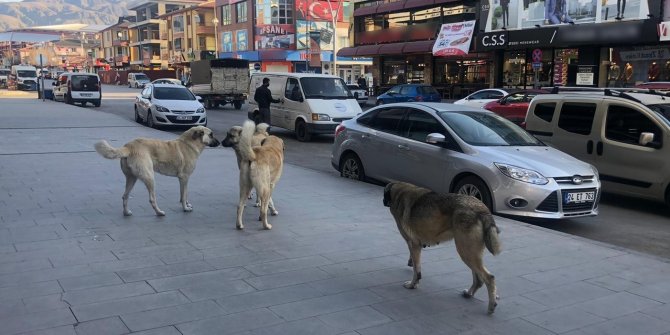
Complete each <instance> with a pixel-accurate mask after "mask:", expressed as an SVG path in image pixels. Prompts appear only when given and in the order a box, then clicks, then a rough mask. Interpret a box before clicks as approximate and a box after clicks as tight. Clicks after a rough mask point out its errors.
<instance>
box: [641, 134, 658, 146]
mask: <svg viewBox="0 0 670 335" xmlns="http://www.w3.org/2000/svg"><path fill="white" fill-rule="evenodd" d="M653 141H654V133H647V132H643V133H641V134H640V139H639V141H638V142H639V143H640V145H642V146H647V145H648V144H650V143H651V142H653Z"/></svg>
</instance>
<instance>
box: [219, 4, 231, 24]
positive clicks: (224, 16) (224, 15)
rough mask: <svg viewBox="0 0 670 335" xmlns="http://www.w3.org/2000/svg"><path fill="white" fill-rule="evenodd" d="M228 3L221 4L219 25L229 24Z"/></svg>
mask: <svg viewBox="0 0 670 335" xmlns="http://www.w3.org/2000/svg"><path fill="white" fill-rule="evenodd" d="M231 23H232V22H231V15H230V5H225V6H221V25H222V26H226V25H229V24H231Z"/></svg>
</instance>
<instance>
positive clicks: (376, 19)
mask: <svg viewBox="0 0 670 335" xmlns="http://www.w3.org/2000/svg"><path fill="white" fill-rule="evenodd" d="M364 25H365V31H375V30H382V29H384V17H383V16H379V15H378V16H372V17H370V16H368V17H365V21H364Z"/></svg>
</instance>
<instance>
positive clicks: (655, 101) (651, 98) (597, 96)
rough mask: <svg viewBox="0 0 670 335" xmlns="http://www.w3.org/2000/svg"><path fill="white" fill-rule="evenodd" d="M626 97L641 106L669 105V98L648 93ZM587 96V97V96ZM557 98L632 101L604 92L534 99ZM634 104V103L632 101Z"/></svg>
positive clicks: (564, 94) (562, 93) (543, 96)
mask: <svg viewBox="0 0 670 335" xmlns="http://www.w3.org/2000/svg"><path fill="white" fill-rule="evenodd" d="M625 93H626V95H629V96H630V97H632V98H634V99H637V100H639V101H640V102H641V103H642V104H643V105H659V104H670V97H668V96H664V95H659V94H650V93H633V92H625ZM587 94H588V95H587ZM557 97H561V98H566V97H570V98H577V99H589V98H590V99H594V100H605V99H612V100H617V101H628V102H631V101H633V100H630V99H627V98H625V97H619V96H612V95H605V92H604V91H603V92H597V91H596V92H593V91H592V92H559V93H554V94H551V93H549V94H540V95H537V96H536V97H535V99H538V100H545V99H547V100H555V99H556V98H557ZM633 102H635V101H633Z"/></svg>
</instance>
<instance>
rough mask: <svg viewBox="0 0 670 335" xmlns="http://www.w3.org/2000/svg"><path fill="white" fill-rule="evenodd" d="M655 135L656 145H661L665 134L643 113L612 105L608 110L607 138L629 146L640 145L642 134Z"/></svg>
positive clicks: (606, 122)
mask: <svg viewBox="0 0 670 335" xmlns="http://www.w3.org/2000/svg"><path fill="white" fill-rule="evenodd" d="M644 132H647V133H653V134H654V141H653V142H654V143H657V144H660V143H661V139H662V136H661V134H662V133H663V132H662V131H661V129H660V128H659V127H658V126H657V125H656V124H655V123H654V122H653V121H652V120H650V119H649V118H648V117H647V116H645V115H644V114H642V113H641V112H639V111H637V110H635V109H632V108H628V107H624V106H617V105H611V106H609V108H608V109H607V120H606V121H605V137H606V138H608V139H610V140H613V141H617V142H623V143H628V144H634V145H639V141H640V134H642V133H644Z"/></svg>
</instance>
